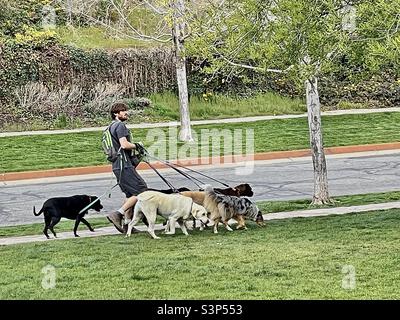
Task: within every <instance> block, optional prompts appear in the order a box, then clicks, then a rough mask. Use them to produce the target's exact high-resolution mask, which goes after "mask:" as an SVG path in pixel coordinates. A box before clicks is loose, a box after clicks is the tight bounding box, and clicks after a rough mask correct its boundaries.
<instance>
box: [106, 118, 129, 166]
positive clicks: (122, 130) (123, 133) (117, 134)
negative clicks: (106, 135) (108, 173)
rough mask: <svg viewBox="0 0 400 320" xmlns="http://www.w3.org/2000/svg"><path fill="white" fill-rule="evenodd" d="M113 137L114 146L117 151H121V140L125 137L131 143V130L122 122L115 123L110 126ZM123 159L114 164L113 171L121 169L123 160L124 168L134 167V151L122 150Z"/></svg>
mask: <svg viewBox="0 0 400 320" xmlns="http://www.w3.org/2000/svg"><path fill="white" fill-rule="evenodd" d="M110 132H111V136H112V137H113V139H112V141H113V145H114V148H115V150H117V151H118V150H119V148H121V144H120V143H119V139H120V138H122V137H125V138H126V140H128V141H129V142H131V134H130V131H129V129H128V128H127V127H126V125H125V123H123V122H121V121H114V122H113V123H112V124H111V126H110ZM120 152H121V155H122V157H119V158H118V159H117V160H116V161H114V162H113V163H112V169H113V170H115V169H121V160H120V159H122V163H123V167H124V168H132V167H133V164H132V162H133V157H134V155H133V151H132V150H125V149H121V150H120Z"/></svg>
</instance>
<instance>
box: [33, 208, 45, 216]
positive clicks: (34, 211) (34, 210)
mask: <svg viewBox="0 0 400 320" xmlns="http://www.w3.org/2000/svg"><path fill="white" fill-rule="evenodd" d="M42 212H43V208H42V209H40V211H39V212H38V213H36V209H35V206H33V214H34V215H35V216H39V215H40V214H41V213H42Z"/></svg>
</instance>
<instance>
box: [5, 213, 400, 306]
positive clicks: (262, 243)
mask: <svg viewBox="0 0 400 320" xmlns="http://www.w3.org/2000/svg"><path fill="white" fill-rule="evenodd" d="M399 227H400V210H388V211H381V212H370V213H363V214H351V215H346V216H331V217H319V218H296V219H287V220H275V221H270V222H268V224H267V226H266V227H264V228H260V227H257V226H256V225H254V224H249V229H248V230H247V231H234V232H231V233H229V232H227V231H225V230H222V228H221V231H220V233H219V234H217V235H215V234H212V233H211V232H210V231H209V230H208V231H207V232H199V231H194V232H191V233H192V234H191V236H189V237H186V236H184V235H183V234H182V233H180V231H179V230H178V231H177V234H176V235H175V236H166V235H161V236H162V239H160V240H153V239H151V238H150V237H149V236H148V235H147V234H145V233H140V234H134V235H133V236H132V237H131V238H129V239H127V238H124V237H123V236H122V235H117V236H106V237H100V238H87V239H83V238H82V239H73V240H65V241H51V242H47V243H34V244H23V245H14V246H7V247H1V248H0V255H1V260H0V261H1V262H0V272H1V275H2V277H1V279H0V299H22V300H25V299H80V300H81V299H117V300H120V299H182V300H188V299H216V300H219V299H237V300H243V299H399V298H400V289H399V288H400V273H399V272H398V266H399V263H400V260H399V259H400V246H399V241H400V233H399ZM48 265H50V266H52V267H54V268H55V272H56V280H55V287H54V288H53V289H43V288H42V286H41V284H42V281H43V277H44V276H45V274H44V273H42V270H43V268H44V267H46V266H48ZM345 266H352V267H354V270H355V287H354V288H353V289H345V288H343V287H342V283H343V281H344V280H345V279H346V277H347V276H348V274H344V273H342V271H343V268H344V267H345Z"/></svg>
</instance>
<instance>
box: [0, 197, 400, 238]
mask: <svg viewBox="0 0 400 320" xmlns="http://www.w3.org/2000/svg"><path fill="white" fill-rule="evenodd" d="M388 209H400V201H396V202H387V203H379V204H368V205H362V206H352V207H338V208H328V209H312V210H299V211H289V212H277V213H269V214H264V215H263V217H264V220H265V221H270V220H278V219H290V218H300V217H301V218H310V217H322V216H329V215H343V214H349V213H362V212H368V211H375V210H388ZM231 222H234V220H231V221H230V223H231ZM177 227H178V228H179V226H177ZM267 227H268V226H267ZM135 228H136V229H138V230H139V231H140V232H147V228H146V226H143V225H141V226H137V227H135ZM220 228H222V226H220ZM163 229H164V227H163V225H162V224H157V225H156V226H155V230H156V231H160V230H163ZM203 232H211V230H210V229H208V230H205V231H203ZM177 233H178V234H179V233H180V231H177ZM189 233H190V232H189ZM108 235H120V236H121V238H122V237H123V235H121V233H119V232H118V231H117V230H116V229H115V228H114V226H110V227H103V228H98V229H95V232H90V231H89V230H81V231H79V236H80V238H92V237H100V236H108ZM134 236H135V234H132V237H134ZM51 237H52V238H51V239H46V237H45V236H44V235H43V234H41V235H33V236H20V237H9V238H0V246H7V245H13V244H22V243H32V242H45V241H54V240H65V239H75V237H74V235H73V232H72V230H71V231H69V232H60V233H58V234H57V238H54V237H53V236H51ZM161 237H167V236H166V235H161ZM152 241H153V240H152Z"/></svg>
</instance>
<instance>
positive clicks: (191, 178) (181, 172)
mask: <svg viewBox="0 0 400 320" xmlns="http://www.w3.org/2000/svg"><path fill="white" fill-rule="evenodd" d="M143 149H144V148H143ZM144 152H145V153H146V155H147V156H148V157H150V158H153V159H155V160H158V161H160V162H162V163H164V164H166V165H167V166H169V167H171V168H172V169H174V170H175V171H177V172H178V173H180V174H181V175H183V176H184V177H186V178H187V179H189V180H191V181H192V182H193V183H194V184H195V185H196V186H197V187H199V188H200V189H201V186H200V185H199V184H197V183H196V182H195V181H194V180H197V181H198V182H200V183H201V184H202V185H204V184H205V183H204V182H203V181H201V180H199V179H197V178H195V177H193V176H192V175H189V174H188V173H187V172H183V171H182V170H179V169H178V168H176V166H178V167H181V168H184V169H186V170H188V171H190V172H194V173H197V174H199V175H201V176H203V177H206V178H208V179H211V180H213V181H215V182H218V183H220V184H222V185H223V186H225V187H228V188H229V185H228V184H226V183H224V182H222V181H220V180H218V179H215V178H213V177H210V176H208V175H206V174H204V173H201V172H199V171H196V170H194V169H190V168H187V167H185V166H183V165H180V164H177V163H175V164H172V163H171V162H169V161H168V160H162V159H159V158H157V157H155V156H152V155H150V154H149V153H148V151H147V150H146V149H144Z"/></svg>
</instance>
